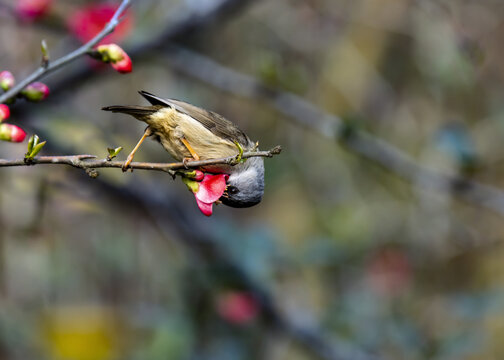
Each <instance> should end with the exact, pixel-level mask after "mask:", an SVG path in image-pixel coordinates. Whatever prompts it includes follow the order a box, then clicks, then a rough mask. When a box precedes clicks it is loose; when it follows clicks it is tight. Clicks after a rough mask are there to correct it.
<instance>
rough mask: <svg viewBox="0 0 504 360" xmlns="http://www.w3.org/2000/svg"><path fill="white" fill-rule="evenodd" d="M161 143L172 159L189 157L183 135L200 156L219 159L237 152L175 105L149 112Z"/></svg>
mask: <svg viewBox="0 0 504 360" xmlns="http://www.w3.org/2000/svg"><path fill="white" fill-rule="evenodd" d="M147 124H148V125H149V127H150V128H151V129H152V130H153V131H154V134H155V135H157V136H159V138H160V139H161V145H163V147H164V148H165V149H166V151H168V152H169V153H170V155H171V156H173V158H174V159H175V160H178V161H181V160H182V159H184V158H191V153H190V152H189V151H188V150H187V148H186V147H185V145H184V144H183V143H182V141H180V139H181V138H182V137H183V138H185V139H186V140H187V142H188V143H189V144H190V145H191V147H192V148H193V149H194V151H195V152H196V153H197V154H198V155H199V157H200V159H202V160H205V159H218V158H223V157H228V156H234V155H236V154H238V148H237V147H236V145H235V144H234V143H232V142H231V141H229V140H225V139H222V138H219V137H218V136H216V135H215V134H214V133H212V132H211V131H210V130H208V129H207V128H205V127H204V126H203V125H202V124H201V123H200V122H198V121H197V120H195V119H193V118H192V117H190V116H188V115H185V114H182V113H180V112H178V111H176V110H174V109H171V108H166V109H162V110H160V111H158V112H157V113H155V114H153V115H151V117H150V118H149V120H148V121H147Z"/></svg>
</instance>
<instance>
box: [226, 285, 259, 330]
mask: <svg viewBox="0 0 504 360" xmlns="http://www.w3.org/2000/svg"><path fill="white" fill-rule="evenodd" d="M217 312H218V314H219V315H220V316H221V317H222V318H223V319H225V320H226V321H229V322H230V323H233V324H236V325H244V324H248V323H250V322H251V321H253V320H254V319H255V318H256V317H257V315H258V313H259V304H258V302H257V300H256V299H255V298H254V296H252V294H250V293H247V292H243V291H236V292H229V293H225V294H222V295H220V296H219V298H218V300H217Z"/></svg>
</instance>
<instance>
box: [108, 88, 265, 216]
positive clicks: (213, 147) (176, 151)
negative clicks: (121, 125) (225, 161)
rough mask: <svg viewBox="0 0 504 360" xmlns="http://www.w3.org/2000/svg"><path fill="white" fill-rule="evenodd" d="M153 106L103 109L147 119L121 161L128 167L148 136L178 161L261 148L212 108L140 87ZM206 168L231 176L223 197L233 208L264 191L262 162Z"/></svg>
mask: <svg viewBox="0 0 504 360" xmlns="http://www.w3.org/2000/svg"><path fill="white" fill-rule="evenodd" d="M139 94H140V95H142V96H143V97H144V98H145V99H146V100H147V101H148V102H149V103H150V106H137V105H112V106H105V107H103V108H102V110H105V111H112V112H115V113H124V114H128V115H131V116H133V117H134V118H136V119H138V120H140V121H143V122H145V123H146V124H147V128H146V129H145V132H144V134H143V136H142V138H141V139H140V141H139V142H138V143H137V145H136V146H135V148H134V149H133V150H132V151H131V153H130V154H129V156H128V158H127V160H126V162H125V163H124V165H123V171H125V170H126V169H127V168H128V166H129V164H130V163H131V161H133V157H134V155H135V152H136V151H137V150H138V148H139V147H140V145H141V144H142V142H143V141H144V140H145V139H146V138H147V137H152V138H153V139H154V140H157V141H158V142H159V143H160V144H161V145H162V146H163V148H164V149H165V150H166V151H167V152H168V153H170V155H171V156H172V157H173V158H174V159H175V160H177V161H183V162H184V163H187V161H189V160H207V159H220V158H226V157H230V156H236V155H238V154H241V153H243V151H253V150H255V149H257V143H256V142H253V141H252V140H250V138H249V137H248V136H247V135H246V134H245V133H244V132H243V131H242V130H240V129H239V128H238V126H236V125H235V124H234V123H233V122H231V121H230V120H228V119H226V118H225V117H223V116H222V115H219V114H217V113H215V112H213V111H209V110H205V109H202V108H200V107H197V106H194V105H191V104H189V103H186V102H183V101H180V100H176V99H163V98H161V97H158V96H156V95H154V94H151V93H149V92H147V91H143V90H142V91H139ZM204 170H205V171H206V172H210V173H217V174H219V173H220V174H228V175H229V176H228V177H227V181H226V190H225V192H224V194H223V195H222V197H221V198H220V201H221V202H222V203H223V204H225V205H227V206H231V207H236V208H243V207H250V206H253V205H256V204H258V203H259V202H261V200H262V197H263V194H264V160H263V158H262V157H251V158H248V159H247V160H246V161H243V162H240V163H238V164H237V165H234V166H231V165H212V166H209V167H205V168H204Z"/></svg>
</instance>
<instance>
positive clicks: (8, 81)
mask: <svg viewBox="0 0 504 360" xmlns="http://www.w3.org/2000/svg"><path fill="white" fill-rule="evenodd" d="M15 83H16V80H15V79H14V75H12V73H11V72H10V71H2V72H0V88H2V90H3V91H7V90H9V89H10V88H11V87H13V86H14V84H15Z"/></svg>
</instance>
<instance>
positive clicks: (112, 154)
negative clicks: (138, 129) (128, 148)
mask: <svg viewBox="0 0 504 360" xmlns="http://www.w3.org/2000/svg"><path fill="white" fill-rule="evenodd" d="M122 149H123V147H122V146H119V147H116V148H115V149H114V148H107V151H108V153H109V154H108V156H107V160H108V161H110V160H112V159H113V158H115V157H116V156H117V155H118V154H119V153H120V152H121V150H122Z"/></svg>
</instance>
